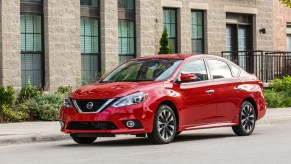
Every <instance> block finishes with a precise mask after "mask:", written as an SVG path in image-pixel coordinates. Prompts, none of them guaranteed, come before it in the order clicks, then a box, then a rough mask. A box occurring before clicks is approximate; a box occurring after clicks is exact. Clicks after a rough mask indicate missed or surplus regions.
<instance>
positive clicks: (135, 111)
mask: <svg viewBox="0 0 291 164" xmlns="http://www.w3.org/2000/svg"><path fill="white" fill-rule="evenodd" d="M153 118H154V113H153V110H150V109H149V107H146V106H144V104H143V103H141V104H135V105H131V106H125V107H120V108H114V107H111V106H109V107H108V108H106V109H105V110H104V111H102V112H100V113H78V112H77V110H76V109H75V108H74V107H71V108H64V107H61V115H60V121H62V123H64V126H63V127H62V128H61V131H62V132H64V133H70V134H74V133H84V134H88V133H89V134H90V133H91V134H93V133H94V134H142V133H150V132H152V127H153ZM131 120H132V121H134V120H136V121H137V122H139V123H140V124H141V126H138V127H137V128H129V127H127V125H126V122H127V121H131ZM73 122H74V123H76V122H77V123H78V122H81V123H82V122H83V123H84V122H85V123H87V122H98V123H104V122H111V123H113V124H114V125H115V128H113V129H112V128H111V129H110V128H109V129H106V128H101V129H98V130H88V129H82V130H81V129H80V128H78V129H72V128H71V127H70V123H73Z"/></svg>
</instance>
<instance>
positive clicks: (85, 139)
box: [71, 136, 97, 144]
mask: <svg viewBox="0 0 291 164" xmlns="http://www.w3.org/2000/svg"><path fill="white" fill-rule="evenodd" d="M71 137H72V139H73V140H74V141H75V142H76V143H78V144H91V143H93V142H94V141H95V140H96V139H97V137H77V136H71Z"/></svg>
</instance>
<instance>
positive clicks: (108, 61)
mask: <svg viewBox="0 0 291 164" xmlns="http://www.w3.org/2000/svg"><path fill="white" fill-rule="evenodd" d="M100 12H101V13H100V16H101V18H100V20H101V21H100V22H101V61H102V64H101V66H102V72H109V71H110V70H112V69H113V68H115V67H116V66H118V65H119V55H118V5H117V1H116V0H105V1H104V0H103V1H101V4H100Z"/></svg>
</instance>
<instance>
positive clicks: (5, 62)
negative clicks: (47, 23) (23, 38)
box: [0, 0, 21, 90]
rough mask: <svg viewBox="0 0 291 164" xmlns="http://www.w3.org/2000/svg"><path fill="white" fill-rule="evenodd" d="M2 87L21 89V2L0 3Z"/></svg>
mask: <svg viewBox="0 0 291 164" xmlns="http://www.w3.org/2000/svg"><path fill="white" fill-rule="evenodd" d="M0 8H1V11H0V13H1V14H0V36H1V39H0V40H1V41H0V60H1V61H0V63H1V64H0V72H1V73H0V86H7V85H13V86H14V87H15V89H16V90H18V89H20V87H21V61H20V1H19V0H9V1H7V0H1V1H0Z"/></svg>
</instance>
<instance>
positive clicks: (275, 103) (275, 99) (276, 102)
mask: <svg viewBox="0 0 291 164" xmlns="http://www.w3.org/2000/svg"><path fill="white" fill-rule="evenodd" d="M264 95H265V100H266V103H267V106H268V107H269V108H284V107H290V106H291V97H289V94H287V93H286V92H277V91H276V90H274V89H267V90H265V92H264Z"/></svg>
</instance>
